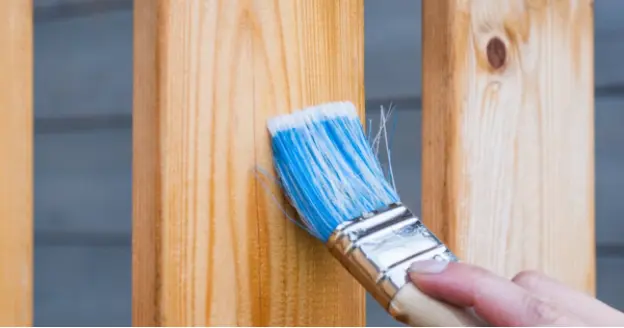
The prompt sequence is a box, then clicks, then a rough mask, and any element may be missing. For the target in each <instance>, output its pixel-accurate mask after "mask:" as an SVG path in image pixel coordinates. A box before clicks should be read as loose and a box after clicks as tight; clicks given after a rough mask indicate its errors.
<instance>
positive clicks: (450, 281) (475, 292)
mask: <svg viewBox="0 0 624 328" xmlns="http://www.w3.org/2000/svg"><path fill="white" fill-rule="evenodd" d="M409 276H410V278H411V280H412V281H413V282H414V284H416V286H417V287H418V288H419V289H421V290H422V291H423V292H424V293H426V294H428V295H430V296H432V297H434V298H437V299H440V300H442V301H445V302H448V303H451V304H455V305H457V306H463V307H473V308H474V310H475V312H476V313H477V315H478V316H480V317H481V318H482V319H484V320H486V321H487V322H489V323H490V324H492V325H495V326H544V325H555V326H556V325H566V326H579V325H581V323H580V322H579V321H576V320H574V319H573V318H572V317H571V316H570V315H569V314H568V313H564V312H562V310H561V309H559V308H558V307H557V306H556V305H554V304H552V303H549V302H546V301H544V300H542V299H539V298H537V297H535V296H533V295H532V294H531V293H530V292H528V291H527V290H526V289H524V288H522V287H520V286H518V285H516V284H514V283H513V282H511V281H509V280H507V279H505V278H502V277H499V276H497V275H495V274H493V273H491V272H489V271H487V270H484V269H482V268H479V267H476V266H471V265H468V264H463V263H455V262H451V263H448V262H440V261H423V262H416V263H414V264H413V265H412V267H410V272H409Z"/></svg>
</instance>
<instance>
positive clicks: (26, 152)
mask: <svg viewBox="0 0 624 328" xmlns="http://www.w3.org/2000/svg"><path fill="white" fill-rule="evenodd" d="M32 42H33V27H32V2H31V1H30V0H3V1H0V45H1V48H2V49H1V50H0V159H1V160H0V163H1V164H0V218H1V220H2V224H1V226H0V325H2V326H30V325H32V276H33V271H32V270H33V264H32V260H33V256H32V252H33V220H32V215H33V210H32V206H33V101H32V98H33V94H32V92H33V76H32V74H33V55H32V49H33V48H32Z"/></svg>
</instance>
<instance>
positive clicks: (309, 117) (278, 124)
mask: <svg viewBox="0 0 624 328" xmlns="http://www.w3.org/2000/svg"><path fill="white" fill-rule="evenodd" d="M337 117H345V118H356V117H358V115H357V110H356V108H355V105H353V103H350V102H346V101H342V102H330V103H325V104H321V105H317V106H311V107H306V108H304V109H302V110H299V111H296V112H294V113H291V114H285V115H280V116H276V117H273V118H271V119H269V121H268V123H267V126H268V128H269V132H270V133H271V135H275V134H276V133H277V132H279V131H283V130H288V129H293V128H297V127H301V126H303V125H305V124H307V123H309V122H314V121H321V120H330V119H334V118H337Z"/></svg>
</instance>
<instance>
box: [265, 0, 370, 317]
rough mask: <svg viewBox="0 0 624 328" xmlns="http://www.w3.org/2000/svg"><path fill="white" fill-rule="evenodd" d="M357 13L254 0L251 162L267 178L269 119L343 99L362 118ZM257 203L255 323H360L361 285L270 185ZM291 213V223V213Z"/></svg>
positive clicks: (351, 4)
mask: <svg viewBox="0 0 624 328" xmlns="http://www.w3.org/2000/svg"><path fill="white" fill-rule="evenodd" d="M363 9H364V3H363V1H362V0H351V1H335V0H316V1H309V0H299V1H289V0H254V13H255V19H256V26H257V29H256V31H255V33H254V74H253V79H254V88H255V92H254V95H255V106H256V109H255V112H256V113H255V121H256V147H257V148H256V151H257V153H256V156H257V163H258V165H259V166H260V167H261V168H263V169H265V170H267V171H269V172H272V165H273V164H272V157H271V148H270V142H269V135H268V131H267V128H266V121H267V119H268V118H269V117H271V116H273V115H277V114H284V113H288V112H291V111H293V110H297V109H301V108H303V107H306V106H312V105H316V104H320V103H323V102H328V101H343V100H348V101H352V102H353V103H355V104H356V105H357V106H358V108H360V114H361V115H363V114H364V93H363V91H364V57H363V55H364V42H363V38H364V31H363V27H364V22H363V16H364V13H363ZM274 195H275V196H274ZM258 197H259V198H258V199H259V202H258V213H259V218H258V219H259V224H260V225H259V228H260V246H261V258H260V263H261V265H262V270H261V284H262V285H261V309H262V310H261V321H260V324H261V325H263V326H362V325H364V318H365V312H364V311H365V309H364V291H363V289H362V287H360V286H359V284H358V283H357V282H356V281H355V280H354V279H353V278H352V277H351V276H350V275H349V274H348V273H347V271H346V270H345V269H343V268H342V267H341V266H340V265H339V263H338V261H336V260H334V259H333V258H332V257H331V255H330V254H329V252H328V251H327V249H326V247H325V246H324V245H323V244H322V243H321V242H320V241H318V240H315V239H314V238H312V237H311V236H309V235H308V234H307V233H306V232H305V231H303V230H302V229H300V228H299V227H297V226H296V225H295V224H293V223H292V222H290V221H289V220H288V218H286V217H285V215H284V214H283V212H282V210H283V209H285V210H287V211H288V210H289V207H288V205H286V204H285V202H284V201H283V196H282V194H281V193H280V192H279V191H278V190H277V188H276V186H275V183H273V181H271V180H266V183H265V184H264V185H263V184H258ZM274 197H277V199H279V200H280V203H279V204H278V203H277V201H276V199H275V198H274ZM289 215H291V216H292V217H295V216H294V215H293V213H292V211H290V212H289Z"/></svg>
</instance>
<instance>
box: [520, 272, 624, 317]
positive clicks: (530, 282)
mask: <svg viewBox="0 0 624 328" xmlns="http://www.w3.org/2000/svg"><path fill="white" fill-rule="evenodd" d="M511 281H513V282H514V283H515V284H517V285H519V286H521V287H523V288H524V289H526V290H528V291H529V292H531V293H533V294H534V295H537V296H538V297H541V298H542V299H546V300H550V301H551V302H553V303H556V304H558V305H559V306H560V307H561V308H562V309H563V310H564V311H567V312H571V313H574V314H575V315H576V317H578V318H579V319H581V320H583V321H584V322H586V323H587V324H590V325H598V324H600V325H604V324H606V325H609V326H621V325H624V314H623V313H622V312H619V311H617V310H615V309H614V308H612V307H610V306H608V305H606V304H604V303H603V302H601V301H599V300H597V299H595V298H593V297H591V296H589V295H587V294H585V293H583V292H580V291H577V290H575V289H572V288H570V287H568V286H566V285H564V284H562V283H561V282H558V281H556V280H554V279H552V278H550V277H548V276H546V275H544V274H542V273H539V272H537V271H523V272H520V273H518V274H517V275H516V276H515V277H513V278H512V279H511Z"/></svg>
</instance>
